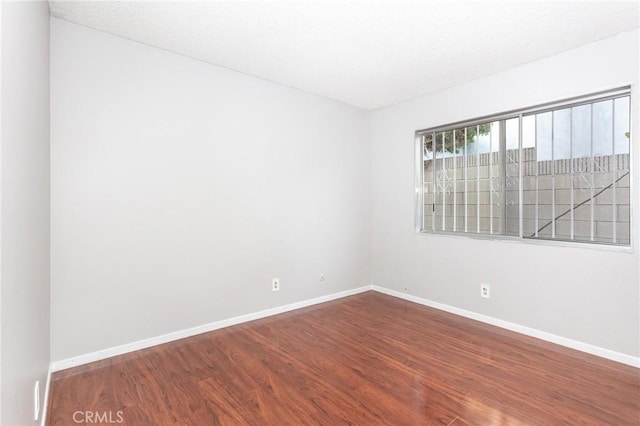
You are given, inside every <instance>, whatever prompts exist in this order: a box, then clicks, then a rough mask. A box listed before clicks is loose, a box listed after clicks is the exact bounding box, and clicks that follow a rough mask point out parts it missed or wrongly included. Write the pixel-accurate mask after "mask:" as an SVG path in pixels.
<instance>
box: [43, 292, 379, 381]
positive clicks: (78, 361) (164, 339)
mask: <svg viewBox="0 0 640 426" xmlns="http://www.w3.org/2000/svg"><path fill="white" fill-rule="evenodd" d="M369 290H372V288H371V286H370V285H367V286H363V287H358V288H354V289H350V290H345V291H341V292H338V293H332V294H328V295H326V296H320V297H316V298H313V299H307V300H303V301H300V302H296V303H291V304H289V305H284V306H278V307H276V308H271V309H266V310H264V311H259V312H254V313H251V314H246V315H240V316H237V317H233V318H228V319H225V320H221V321H215V322H212V323H209V324H204V325H199V326H196V327H192V328H187V329H184V330H179V331H174V332H171V333H167V334H163V335H161V336H156V337H151V338H149V339H144V340H139V341H136V342H131V343H126V344H124V345H119V346H114V347H112V348H108V349H103V350H99V351H96V352H91V353H88V354H84V355H80V356H76V357H72V358H67V359H63V360H60V361H55V362H53V363H52V364H51V371H52V372H55V371H60V370H65V369H67V368H71V367H76V366H78V365H82V364H88V363H90V362H94V361H100V360H102V359H105V358H110V357H112V356H116V355H123V354H126V353H129V352H134V351H137V350H140V349H145V348H149V347H151V346H156V345H161V344H163V343H168V342H172V341H174V340H179V339H184V338H185V337H191V336H195V335H197V334H202V333H207V332H209V331H213V330H218V329H221V328H225V327H230V326H232V325H236V324H241V323H244V322H248V321H253V320H257V319H260V318H266V317H270V316H273V315H277V314H282V313H285V312H289V311H293V310H296V309H300V308H306V307H307V306H312V305H317V304H319V303H324V302H329V301H331V300H336V299H341V298H343V297H347V296H352V295H354V294H358V293H363V292H365V291H369Z"/></svg>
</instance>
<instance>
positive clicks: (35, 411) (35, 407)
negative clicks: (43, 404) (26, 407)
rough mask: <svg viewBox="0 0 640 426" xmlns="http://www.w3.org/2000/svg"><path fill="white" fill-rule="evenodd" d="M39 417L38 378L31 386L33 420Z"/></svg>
mask: <svg viewBox="0 0 640 426" xmlns="http://www.w3.org/2000/svg"><path fill="white" fill-rule="evenodd" d="M39 417H40V380H37V381H36V384H35V385H34V386H33V420H35V421H37V420H38V418H39Z"/></svg>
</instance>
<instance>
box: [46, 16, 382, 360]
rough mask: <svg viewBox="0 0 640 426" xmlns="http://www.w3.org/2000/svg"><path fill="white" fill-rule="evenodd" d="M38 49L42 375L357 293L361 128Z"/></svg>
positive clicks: (104, 49) (220, 85) (285, 101)
mask: <svg viewBox="0 0 640 426" xmlns="http://www.w3.org/2000/svg"><path fill="white" fill-rule="evenodd" d="M51 37H52V41H51V46H52V47H51V48H52V53H51V56H52V64H51V82H52V83H51V84H52V87H51V114H52V129H51V131H52V135H51V143H52V146H51V196H52V205H51V247H52V271H51V274H52V275H51V279H52V283H51V291H52V296H51V297H52V312H51V321H52V325H51V329H52V361H59V360H62V359H67V358H71V357H75V356H77V355H82V354H86V353H89V352H93V351H97V350H101V349H106V348H109V347H113V346H115V345H121V344H125V343H128V342H133V341H137V340H140V339H144V338H149V337H154V336H159V335H162V334H164V333H168V332H171V331H176V330H181V329H185V328H188V327H193V326H198V325H202V324H206V323H209V322H212V321H217V320H221V319H226V318H230V317H234V316H237V315H241V314H246V313H252V312H256V311H260V310H263V309H267V308H270V307H276V306H281V305H285V304H288V303H293V302H296V301H301V300H305V299H309V298H313V297H317V296H321V295H326V294H330V293H335V292H338V291H342V290H347V289H351V288H354V287H358V286H362V285H368V284H370V247H371V246H370V194H371V190H370V176H371V174H370V173H371V172H370V135H369V123H370V122H369V115H368V112H367V111H364V110H360V109H357V108H353V107H349V106H346V105H344V104H341V103H338V102H334V101H330V100H327V99H324V98H321V97H318V96H315V95H311V94H307V93H304V92H300V91H297V90H293V89H289V88H286V87H283V86H280V85H276V84H273V83H270V82H266V81H264V80H260V79H257V78H253V77H249V76H246V75H242V74H238V73H235V72H231V71H228V70H225V69H221V68H219V67H215V66H212V65H209V64H206V63H203V62H199V61H195V60H191V59H188V58H185V57H182V56H179V55H175V54H172V53H168V52H165V51H162V50H158V49H155V48H150V47H148V46H145V45H142V44H139V43H135V42H131V41H127V40H124V39H121V38H117V37H114V36H111V35H107V34H105V33H101V32H98V31H94V30H90V29H87V28H84V27H80V26H77V25H74V24H71V23H68V22H65V21H61V20H57V19H52V20H51ZM321 272H324V273H326V275H327V279H326V281H324V282H320V281H319V274H320V273H321ZM273 277H279V278H280V279H281V287H282V290H281V291H280V292H278V293H273V292H272V291H271V278H273Z"/></svg>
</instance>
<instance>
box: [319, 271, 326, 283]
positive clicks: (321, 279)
mask: <svg viewBox="0 0 640 426" xmlns="http://www.w3.org/2000/svg"><path fill="white" fill-rule="evenodd" d="M326 279H327V276H326V275H325V274H324V272H322V273H320V281H324V280H326Z"/></svg>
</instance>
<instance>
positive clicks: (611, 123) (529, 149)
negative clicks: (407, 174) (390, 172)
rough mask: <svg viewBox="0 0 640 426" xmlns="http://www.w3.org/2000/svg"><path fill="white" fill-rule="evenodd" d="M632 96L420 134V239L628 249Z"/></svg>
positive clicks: (609, 95)
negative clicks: (444, 236) (465, 237)
mask: <svg viewBox="0 0 640 426" xmlns="http://www.w3.org/2000/svg"><path fill="white" fill-rule="evenodd" d="M629 129H630V96H629V88H628V87H627V88H624V89H619V90H616V91H609V92H606V93H599V94H595V95H591V96H588V97H582V98H579V99H572V100H570V101H565V102H561V103H555V104H553V105H545V106H541V107H536V108H529V109H526V110H521V111H515V112H511V113H507V114H501V115H499V116H495V117H489V118H486V119H480V120H475V121H470V122H466V123H460V124H454V125H449V126H442V127H438V128H434V129H427V130H421V131H418V132H416V159H417V168H416V169H417V180H416V182H417V188H416V189H417V191H416V194H417V208H416V210H417V214H416V227H417V228H418V230H419V231H421V232H429V233H456V234H473V235H489V236H504V237H514V238H523V239H541V240H560V241H573V242H588V243H597V244H613V245H622V246H629V245H630V243H631V241H630V239H631V238H630V235H631V232H630V200H631V194H630V186H629V183H630V181H631V179H630V169H629V166H630V158H629V151H630V130H629Z"/></svg>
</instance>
